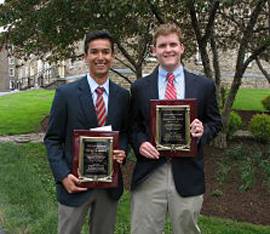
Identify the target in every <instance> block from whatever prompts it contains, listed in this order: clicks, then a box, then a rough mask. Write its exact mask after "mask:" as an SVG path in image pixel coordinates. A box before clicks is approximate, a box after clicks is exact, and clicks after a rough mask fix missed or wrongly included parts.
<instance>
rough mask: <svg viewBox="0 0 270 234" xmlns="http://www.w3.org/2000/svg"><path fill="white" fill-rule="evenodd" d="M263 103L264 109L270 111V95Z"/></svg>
mask: <svg viewBox="0 0 270 234" xmlns="http://www.w3.org/2000/svg"><path fill="white" fill-rule="evenodd" d="M262 104H263V107H264V109H265V110H267V111H269V112H270V95H269V96H267V97H265V98H264V99H263V100H262Z"/></svg>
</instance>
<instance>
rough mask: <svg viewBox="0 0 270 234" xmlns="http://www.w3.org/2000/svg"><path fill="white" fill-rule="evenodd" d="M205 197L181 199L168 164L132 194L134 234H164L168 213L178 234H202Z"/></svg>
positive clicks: (155, 172) (175, 232)
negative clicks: (200, 224)
mask: <svg viewBox="0 0 270 234" xmlns="http://www.w3.org/2000/svg"><path fill="white" fill-rule="evenodd" d="M202 202H203V195H199V196H193V197H181V196H180V195H179V193H178V192H177V191H176V189H175V185H174V180H173V176H172V170H171V162H170V161H168V162H167V163H166V164H165V165H162V166H161V167H160V168H158V169H157V170H156V171H154V172H153V173H152V174H151V175H150V176H149V177H148V178H147V179H146V180H145V181H144V182H143V183H142V184H140V185H139V186H138V188H136V189H135V190H134V191H133V193H132V199H131V233H132V234H161V233H162V232H163V229H164V224H165V220H166V215H167V213H168V214H169V216H170V218H171V222H172V226H173V233H174V234H200V233H201V231H200V229H199V226H198V224H197V221H198V217H199V214H200V210H201V207H202Z"/></svg>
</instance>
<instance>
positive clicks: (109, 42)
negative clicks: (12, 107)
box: [44, 31, 129, 234]
mask: <svg viewBox="0 0 270 234" xmlns="http://www.w3.org/2000/svg"><path fill="white" fill-rule="evenodd" d="M84 49H85V61H86V63H87V65H88V67H89V73H88V74H87V75H86V76H85V77H83V78H82V79H80V80H78V81H75V82H73V83H70V84H66V85H63V86H61V87H59V88H58V89H57V90H56V94H55V98H54V101H53V104H52V108H51V114H50V120H49V125H48V130H47V133H46V136H45V139H44V141H45V146H46V148H47V152H48V159H49V163H50V167H51V169H52V173H53V175H54V178H55V181H56V191H57V200H58V202H59V210H58V216H59V222H58V232H59V233H61V234H76V233H80V232H81V228H82V225H83V223H84V220H85V216H86V214H87V213H88V215H89V223H90V228H89V233H90V232H91V234H109V233H111V234H113V232H114V224H115V218H116V207H117V202H118V200H119V198H120V196H121V195H122V193H123V182H122V175H121V172H120V175H119V181H118V187H117V188H110V189H87V188H82V187H80V186H78V183H79V180H78V178H77V177H75V176H74V175H73V174H72V172H71V171H72V133H73V130H74V129H87V130H89V129H90V128H95V127H98V126H100V125H104V122H106V123H105V125H111V126H112V130H115V131H119V132H120V149H119V150H114V151H113V158H114V160H116V161H117V162H118V163H120V164H121V163H122V162H123V160H124V159H125V157H126V151H127V147H128V146H127V124H128V123H127V122H128V106H129V92H128V91H127V90H125V89H123V88H121V87H120V86H118V85H116V84H115V83H113V82H112V81H110V80H109V79H108V74H109V69H110V67H111V65H112V62H113V58H114V42H113V39H112V37H111V35H110V34H109V33H107V32H105V31H97V32H91V33H88V34H87V35H86V39H85V48H84ZM98 89H101V90H102V93H101V96H100V97H101V99H102V103H103V104H104V105H102V107H103V108H104V106H105V110H104V109H103V110H104V113H105V114H104V113H102V120H101V121H100V119H99V118H100V117H98V114H97V113H96V108H97V107H96V108H95V106H96V104H97V102H99V101H98V95H99V94H98ZM101 123H102V124H101Z"/></svg>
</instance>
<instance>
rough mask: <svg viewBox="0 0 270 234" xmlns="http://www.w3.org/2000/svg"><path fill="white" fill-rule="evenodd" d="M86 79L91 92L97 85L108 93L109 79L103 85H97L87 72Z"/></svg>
mask: <svg viewBox="0 0 270 234" xmlns="http://www.w3.org/2000/svg"><path fill="white" fill-rule="evenodd" d="M87 81H88V84H89V87H90V90H91V93H94V92H95V90H96V88H97V87H103V88H104V89H105V93H106V94H107V95H109V79H107V80H106V82H105V83H104V84H103V85H99V84H98V83H97V82H96V81H95V80H94V79H93V78H92V77H91V76H90V74H89V73H87Z"/></svg>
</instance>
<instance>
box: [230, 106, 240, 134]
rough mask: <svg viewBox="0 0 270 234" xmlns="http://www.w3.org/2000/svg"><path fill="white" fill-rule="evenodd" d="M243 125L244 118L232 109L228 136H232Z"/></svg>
mask: <svg viewBox="0 0 270 234" xmlns="http://www.w3.org/2000/svg"><path fill="white" fill-rule="evenodd" d="M241 126H242V119H241V117H240V115H239V114H238V113H237V112H235V111H232V112H231V113H230V117H229V122H228V128H227V134H228V137H229V138H231V137H232V135H233V134H234V133H235V132H236V131H237V130H238V129H240V128H241Z"/></svg>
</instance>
